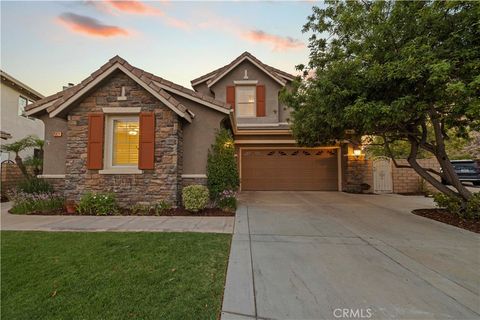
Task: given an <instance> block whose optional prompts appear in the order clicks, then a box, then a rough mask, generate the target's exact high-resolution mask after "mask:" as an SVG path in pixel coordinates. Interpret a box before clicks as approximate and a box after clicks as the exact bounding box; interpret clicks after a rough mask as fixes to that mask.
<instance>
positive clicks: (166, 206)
mask: <svg viewBox="0 0 480 320" xmlns="http://www.w3.org/2000/svg"><path fill="white" fill-rule="evenodd" d="M170 209H172V205H171V204H170V203H168V202H167V201H165V200H160V201H159V202H157V203H156V204H155V206H154V211H155V215H157V216H161V215H162V214H164V213H165V211H168V210H170Z"/></svg>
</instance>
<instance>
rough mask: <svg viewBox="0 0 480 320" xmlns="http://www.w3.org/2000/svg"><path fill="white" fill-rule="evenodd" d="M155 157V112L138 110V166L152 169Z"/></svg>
mask: <svg viewBox="0 0 480 320" xmlns="http://www.w3.org/2000/svg"><path fill="white" fill-rule="evenodd" d="M154 159H155V114H154V113H153V112H140V146H139V150H138V168H139V169H144V170H152V169H154Z"/></svg>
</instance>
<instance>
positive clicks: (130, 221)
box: [0, 202, 235, 233]
mask: <svg viewBox="0 0 480 320" xmlns="http://www.w3.org/2000/svg"><path fill="white" fill-rule="evenodd" d="M10 208H11V203H10V202H4V203H2V204H1V221H0V225H1V230H2V231H4V230H17V231H27V230H30V231H84V232H101V231H123V232H139V231H146V232H211V233H233V224H234V219H235V217H164V216H159V217H156V216H111V217H103V216H102V217H97V216H33V215H15V214H10V213H8V210H9V209H10Z"/></svg>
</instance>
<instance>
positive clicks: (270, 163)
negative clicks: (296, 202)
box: [241, 149, 338, 190]
mask: <svg viewBox="0 0 480 320" xmlns="http://www.w3.org/2000/svg"><path fill="white" fill-rule="evenodd" d="M241 160H242V164H241V166H242V168H241V169H242V170H241V175H242V176H241V179H242V189H243V190H337V188H338V166H337V155H336V150H319V149H313V150H312V149H266V150H243V152H242V159H241Z"/></svg>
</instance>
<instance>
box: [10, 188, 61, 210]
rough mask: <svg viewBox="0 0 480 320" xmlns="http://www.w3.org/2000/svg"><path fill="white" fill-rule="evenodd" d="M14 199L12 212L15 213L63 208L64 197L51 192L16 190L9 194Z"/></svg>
mask: <svg viewBox="0 0 480 320" xmlns="http://www.w3.org/2000/svg"><path fill="white" fill-rule="evenodd" d="M9 198H10V200H11V201H13V206H12V209H11V212H12V213H14V214H30V213H35V212H42V213H48V212H52V211H56V210H60V209H63V203H64V198H63V197H62V196H59V195H56V194H54V193H50V192H38V193H26V192H23V191H14V192H12V193H10V194H9Z"/></svg>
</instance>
